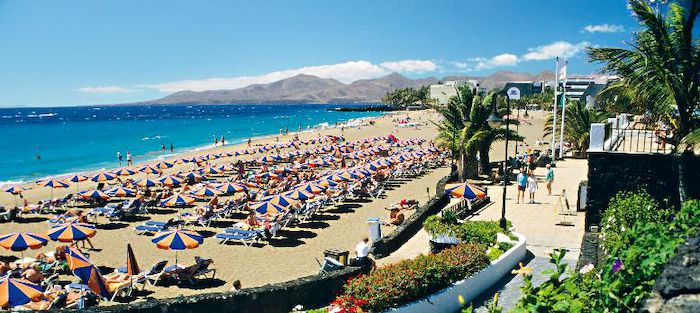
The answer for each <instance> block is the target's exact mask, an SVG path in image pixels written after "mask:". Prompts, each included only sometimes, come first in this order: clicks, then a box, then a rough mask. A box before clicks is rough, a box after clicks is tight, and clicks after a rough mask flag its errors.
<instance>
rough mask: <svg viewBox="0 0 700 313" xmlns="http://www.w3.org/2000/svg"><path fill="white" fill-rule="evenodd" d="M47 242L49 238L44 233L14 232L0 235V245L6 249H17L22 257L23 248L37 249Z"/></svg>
mask: <svg viewBox="0 0 700 313" xmlns="http://www.w3.org/2000/svg"><path fill="white" fill-rule="evenodd" d="M48 242H49V238H47V237H46V236H44V235H39V234H34V233H25V232H16V233H9V234H6V235H3V236H0V247H3V248H5V249H6V250H11V251H19V252H21V254H22V259H24V250H27V249H39V248H41V247H43V246H45V245H46V243H48Z"/></svg>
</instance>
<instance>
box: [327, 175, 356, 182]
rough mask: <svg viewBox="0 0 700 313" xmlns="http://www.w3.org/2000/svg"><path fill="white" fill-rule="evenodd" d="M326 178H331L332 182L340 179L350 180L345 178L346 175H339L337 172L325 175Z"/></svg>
mask: <svg viewBox="0 0 700 313" xmlns="http://www.w3.org/2000/svg"><path fill="white" fill-rule="evenodd" d="M326 178H328V179H329V180H332V181H334V182H341V181H347V180H350V178H347V177H345V176H343V175H339V174H332V175H329V176H328V177H326Z"/></svg>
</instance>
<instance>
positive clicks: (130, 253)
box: [126, 243, 141, 276]
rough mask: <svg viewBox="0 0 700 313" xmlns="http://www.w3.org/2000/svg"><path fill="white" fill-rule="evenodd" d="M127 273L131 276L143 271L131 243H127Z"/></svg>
mask: <svg viewBox="0 0 700 313" xmlns="http://www.w3.org/2000/svg"><path fill="white" fill-rule="evenodd" d="M126 273H127V274H129V275H130V276H133V275H138V274H140V273H141V269H140V268H139V263H138V262H137V261H136V255H135V254H134V250H133V249H131V244H130V243H127V244H126Z"/></svg>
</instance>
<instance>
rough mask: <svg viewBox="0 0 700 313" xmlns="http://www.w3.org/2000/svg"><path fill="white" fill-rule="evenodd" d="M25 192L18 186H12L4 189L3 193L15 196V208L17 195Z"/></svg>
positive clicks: (24, 189)
mask: <svg viewBox="0 0 700 313" xmlns="http://www.w3.org/2000/svg"><path fill="white" fill-rule="evenodd" d="M25 191H27V189H26V188H23V187H20V186H12V187H10V188H7V189H5V192H7V193H11V194H13V195H14V196H15V206H17V195H20V194H22V193H23V192H25Z"/></svg>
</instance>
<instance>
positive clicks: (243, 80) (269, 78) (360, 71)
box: [144, 60, 438, 92]
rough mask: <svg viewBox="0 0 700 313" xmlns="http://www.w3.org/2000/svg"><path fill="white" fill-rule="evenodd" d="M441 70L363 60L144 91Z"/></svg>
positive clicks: (431, 66)
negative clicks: (288, 79) (305, 78)
mask: <svg viewBox="0 0 700 313" xmlns="http://www.w3.org/2000/svg"><path fill="white" fill-rule="evenodd" d="M437 68H438V66H437V65H436V64H435V63H433V62H432V61H427V60H402V61H394V62H384V63H381V64H379V65H377V64H373V63H370V62H368V61H362V60H360V61H349V62H344V63H338V64H329V65H318V66H306V67H301V68H295V69H288V70H281V71H274V72H270V73H267V74H262V75H255V76H236V77H223V78H206V79H197V80H181V81H174V82H166V83H161V84H152V85H146V86H144V87H147V88H153V89H156V90H158V91H160V92H177V91H183V90H192V91H204V90H221V89H236V88H241V87H245V86H249V85H253V84H268V83H271V82H275V81H278V80H281V79H285V78H289V77H292V76H296V75H299V74H306V75H314V76H318V77H321V78H333V79H337V80H338V81H341V82H343V83H351V82H354V81H356V80H359V79H369V78H376V77H379V76H383V75H387V74H389V73H391V72H406V73H422V72H430V71H434V70H436V69H437Z"/></svg>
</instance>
